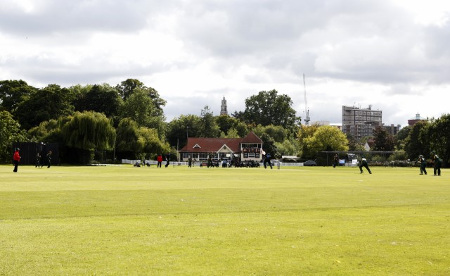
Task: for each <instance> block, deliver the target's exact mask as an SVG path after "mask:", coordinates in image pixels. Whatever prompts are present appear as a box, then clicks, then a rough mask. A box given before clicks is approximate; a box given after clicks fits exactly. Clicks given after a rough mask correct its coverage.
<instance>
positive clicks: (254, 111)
mask: <svg viewBox="0 0 450 276" xmlns="http://www.w3.org/2000/svg"><path fill="white" fill-rule="evenodd" d="M235 115H236V116H239V114H235ZM243 117H244V120H245V121H246V122H247V123H248V124H255V125H258V124H260V125H263V126H267V125H276V126H282V127H284V128H285V129H287V130H289V131H291V132H295V131H296V126H297V125H298V123H299V119H300V118H299V117H297V116H295V110H294V109H293V108H292V100H291V98H290V97H289V96H287V95H278V92H277V91H276V90H271V91H261V92H259V93H258V95H254V96H251V97H250V98H247V99H246V100H245V111H244V113H243Z"/></svg>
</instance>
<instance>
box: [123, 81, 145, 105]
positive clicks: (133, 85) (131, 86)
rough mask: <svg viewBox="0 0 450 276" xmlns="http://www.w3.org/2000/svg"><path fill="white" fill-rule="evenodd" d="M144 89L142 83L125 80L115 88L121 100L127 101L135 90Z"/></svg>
mask: <svg viewBox="0 0 450 276" xmlns="http://www.w3.org/2000/svg"><path fill="white" fill-rule="evenodd" d="M139 88H144V83H142V82H141V81H139V80H137V79H127V80H124V81H122V82H121V83H120V84H118V85H117V86H116V89H117V90H118V91H119V94H120V96H121V97H122V99H123V100H126V99H128V97H130V96H131V95H132V94H133V92H134V91H135V90H136V89H139Z"/></svg>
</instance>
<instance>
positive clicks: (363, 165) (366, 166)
mask: <svg viewBox="0 0 450 276" xmlns="http://www.w3.org/2000/svg"><path fill="white" fill-rule="evenodd" d="M363 167H364V168H366V170H367V171H368V172H369V173H370V174H372V172H371V171H370V169H369V164H368V163H367V160H366V158H362V159H361V162H359V171H360V173H363V169H362V168H363Z"/></svg>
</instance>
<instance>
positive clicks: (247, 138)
mask: <svg viewBox="0 0 450 276" xmlns="http://www.w3.org/2000/svg"><path fill="white" fill-rule="evenodd" d="M241 143H255V144H262V140H261V138H259V137H258V136H256V134H255V133H254V132H253V131H251V132H249V133H248V134H247V136H245V137H244V138H242V141H241Z"/></svg>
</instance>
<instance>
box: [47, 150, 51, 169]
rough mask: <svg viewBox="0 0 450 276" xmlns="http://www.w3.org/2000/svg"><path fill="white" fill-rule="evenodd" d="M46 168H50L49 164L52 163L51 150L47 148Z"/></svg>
mask: <svg viewBox="0 0 450 276" xmlns="http://www.w3.org/2000/svg"><path fill="white" fill-rule="evenodd" d="M47 165H48V166H47V168H50V166H51V165H52V151H51V150H49V151H48V153H47Z"/></svg>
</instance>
